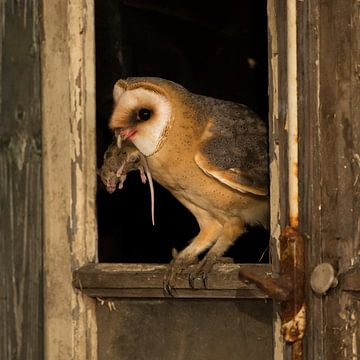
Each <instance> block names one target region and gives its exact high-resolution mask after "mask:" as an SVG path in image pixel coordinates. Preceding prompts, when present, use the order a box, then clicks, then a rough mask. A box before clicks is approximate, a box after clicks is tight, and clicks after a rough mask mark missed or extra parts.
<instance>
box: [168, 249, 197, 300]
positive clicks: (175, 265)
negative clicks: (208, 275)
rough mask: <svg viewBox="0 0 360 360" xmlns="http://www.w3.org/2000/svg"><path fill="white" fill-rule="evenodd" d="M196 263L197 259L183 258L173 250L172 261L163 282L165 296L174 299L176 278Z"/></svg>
mask: <svg viewBox="0 0 360 360" xmlns="http://www.w3.org/2000/svg"><path fill="white" fill-rule="evenodd" d="M196 262H197V257H195V258H194V257H190V256H184V255H182V254H181V253H180V254H178V253H177V252H176V250H175V251H174V250H173V259H172V260H171V262H170V264H169V267H168V269H167V272H166V274H165V277H164V281H163V289H164V293H165V294H166V295H169V296H172V297H174V296H175V295H176V292H175V289H174V288H175V285H176V278H177V276H178V275H180V274H181V273H182V272H183V271H184V270H186V269H187V268H188V267H189V266H190V265H192V264H194V263H196Z"/></svg>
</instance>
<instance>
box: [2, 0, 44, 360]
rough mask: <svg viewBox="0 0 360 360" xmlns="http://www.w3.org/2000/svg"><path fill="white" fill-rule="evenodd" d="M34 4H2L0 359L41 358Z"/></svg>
mask: <svg viewBox="0 0 360 360" xmlns="http://www.w3.org/2000/svg"><path fill="white" fill-rule="evenodd" d="M38 8H39V2H38V1H31V2H30V1H28V2H18V1H16V2H15V1H10V0H3V1H1V3H0V22H1V25H0V26H1V39H0V359H24V360H30V359H34V360H35V359H36V360H38V359H39V360H41V359H42V358H43V357H42V355H43V353H42V347H43V331H42V330H43V329H42V325H43V313H42V305H43V304H42V300H43V299H42V208H41V205H42V189H41V106H40V103H41V102H40V100H41V99H40V93H41V90H40V54H39V43H40V39H39V22H38V17H39V14H38Z"/></svg>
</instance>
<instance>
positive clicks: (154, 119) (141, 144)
mask: <svg viewBox="0 0 360 360" xmlns="http://www.w3.org/2000/svg"><path fill="white" fill-rule="evenodd" d="M117 107H118V108H119V109H122V111H125V112H128V113H130V112H131V111H132V110H133V109H140V108H148V109H151V110H152V111H153V114H152V116H151V118H150V119H149V120H147V121H144V122H141V123H139V124H138V126H137V127H136V129H137V133H136V135H135V136H134V138H133V139H131V140H132V142H133V143H134V145H135V146H136V147H137V148H138V149H139V150H140V151H141V153H143V154H144V155H145V156H151V155H152V154H154V153H155V152H157V151H158V150H159V149H160V147H161V143H162V142H161V139H162V137H163V136H164V133H165V131H166V129H167V127H168V126H169V124H170V120H171V105H170V102H169V101H168V100H167V99H166V97H165V96H163V95H160V94H158V93H156V92H154V91H151V90H147V89H142V88H138V89H134V90H127V91H125V92H124V93H123V94H122V95H121V97H120V99H119V102H118V104H117Z"/></svg>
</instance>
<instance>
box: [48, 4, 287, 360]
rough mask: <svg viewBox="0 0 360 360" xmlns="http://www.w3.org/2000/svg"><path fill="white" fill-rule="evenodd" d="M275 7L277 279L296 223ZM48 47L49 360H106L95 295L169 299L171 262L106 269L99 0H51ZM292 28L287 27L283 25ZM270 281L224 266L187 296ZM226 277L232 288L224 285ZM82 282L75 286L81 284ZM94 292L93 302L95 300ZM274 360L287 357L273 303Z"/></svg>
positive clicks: (272, 81) (271, 18) (252, 290)
mask: <svg viewBox="0 0 360 360" xmlns="http://www.w3.org/2000/svg"><path fill="white" fill-rule="evenodd" d="M284 3H285V2H281V1H277V0H268V24H269V69H270V75H269V88H270V116H269V121H270V160H271V163H270V172H271V241H270V243H271V254H272V272H273V273H274V274H276V273H277V271H278V263H279V261H278V249H279V236H280V231H281V229H283V228H284V227H285V226H286V224H287V222H288V213H289V210H288V208H289V206H288V203H289V202H288V196H287V193H286V195H285V196H283V194H282V195H281V196H280V194H281V193H282V190H283V189H287V181H288V171H287V170H288V166H287V145H288V142H287V139H288V135H287V132H286V130H285V124H286V111H287V110H286V106H285V107H283V106H280V104H282V103H287V100H288V98H287V89H286V87H285V88H284V87H282V86H280V85H279V84H283V83H287V79H286V69H287V64H286V59H287V55H286V54H287V48H286V44H287V43H286V41H284V40H285V39H286V34H287V31H286V22H284V19H285V18H286V4H285V5H284ZM42 17H43V31H44V34H43V35H44V38H43V42H42V89H43V95H42V110H43V149H44V157H43V178H44V271H45V285H44V296H45V358H48V359H57V358H62V359H65V358H69V359H76V360H77V359H84V360H85V359H86V360H89V359H93V360H95V359H97V330H96V318H95V299H94V297H97V296H101V297H124V296H125V297H139V296H140V297H143V296H146V297H163V296H164V295H163V289H162V279H163V275H164V272H165V268H166V266H165V265H138V264H131V265H126V266H125V265H124V264H117V265H115V264H98V263H97V231H96V230H97V229H96V213H95V192H96V165H95V164H96V162H95V160H96V154H95V66H94V64H95V51H94V4H93V1H86V0H74V1H71V2H65V1H61V0H49V1H43V9H42ZM284 27H285V28H284ZM244 268H245V269H248V270H252V271H255V272H257V273H258V274H261V275H262V276H267V275H268V273H269V272H270V270H271V267H270V265H246V264H244V265H240V264H233V265H218V266H216V267H215V270H214V271H213V272H212V274H211V275H210V277H209V289H207V290H205V289H201V287H200V284H199V290H193V289H189V287H188V281H187V279H185V278H184V279H183V280H181V281H180V284H181V289H178V290H177V291H178V295H179V296H180V297H192V298H194V297H210V298H232V299H235V298H236V299H239V298H256V299H259V298H260V299H261V298H263V299H265V298H267V295H265V294H264V293H262V292H261V291H259V290H258V289H257V288H256V287H254V286H253V285H251V284H248V283H245V282H241V281H240V280H239V279H238V278H237V273H238V270H239V269H244ZM224 275H226V276H225V279H226V281H224ZM73 284H74V285H75V286H73ZM87 295H90V297H88V296H87ZM274 307H275V311H274V358H276V359H282V358H284V351H283V349H284V344H283V342H282V340H281V337H279V334H280V328H281V321H280V319H279V316H278V315H277V310H278V305H277V304H276V303H275V304H274Z"/></svg>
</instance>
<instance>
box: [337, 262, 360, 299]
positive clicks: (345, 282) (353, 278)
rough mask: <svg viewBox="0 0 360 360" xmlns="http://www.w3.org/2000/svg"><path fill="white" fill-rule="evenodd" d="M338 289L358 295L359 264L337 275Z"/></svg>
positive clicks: (359, 285)
mask: <svg viewBox="0 0 360 360" xmlns="http://www.w3.org/2000/svg"><path fill="white" fill-rule="evenodd" d="M339 284H340V289H341V290H343V291H348V292H352V293H354V295H356V296H359V295H360V265H358V266H357V267H354V268H352V269H350V270H348V271H347V272H346V273H343V274H341V275H339Z"/></svg>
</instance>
